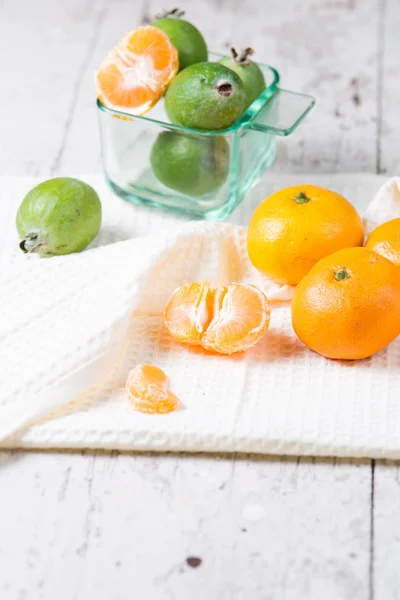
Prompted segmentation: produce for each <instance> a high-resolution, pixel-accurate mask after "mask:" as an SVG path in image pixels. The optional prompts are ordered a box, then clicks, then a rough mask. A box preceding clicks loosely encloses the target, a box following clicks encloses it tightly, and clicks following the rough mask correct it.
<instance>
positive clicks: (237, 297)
mask: <svg viewBox="0 0 400 600" xmlns="http://www.w3.org/2000/svg"><path fill="white" fill-rule="evenodd" d="M269 320H270V309H269V304H268V300H267V298H266V297H265V295H264V294H263V293H262V292H261V291H260V290H259V289H258V288H256V287H255V286H254V285H243V284H239V283H232V284H231V285H230V286H228V287H224V286H219V287H218V288H217V290H216V292H215V299H214V307H213V318H212V321H211V322H210V324H209V326H208V327H207V330H206V332H205V334H204V336H203V338H202V340H201V343H202V346H204V348H207V350H214V351H215V352H220V353H221V354H233V353H234V352H241V351H243V350H247V349H248V348H251V346H254V344H256V343H257V342H258V340H259V339H260V338H261V337H262V336H263V335H264V333H265V332H266V331H267V329H268V326H269Z"/></svg>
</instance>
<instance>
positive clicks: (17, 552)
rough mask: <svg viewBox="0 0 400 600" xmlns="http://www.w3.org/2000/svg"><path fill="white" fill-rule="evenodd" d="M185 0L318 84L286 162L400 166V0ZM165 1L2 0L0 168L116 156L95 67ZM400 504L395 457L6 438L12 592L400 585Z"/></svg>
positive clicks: (396, 594) (81, 164) (226, 595)
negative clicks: (149, 449)
mask: <svg viewBox="0 0 400 600" xmlns="http://www.w3.org/2000/svg"><path fill="white" fill-rule="evenodd" d="M180 6H181V7H182V8H185V9H186V10H187V13H188V17H189V18H190V20H192V21H193V22H195V23H197V24H198V26H199V27H200V28H201V29H202V31H203V32H204V34H205V36H206V38H207V39H208V40H209V43H210V46H211V47H212V48H214V49H216V50H225V51H226V50H227V49H228V48H229V46H231V44H235V45H237V46H244V45H246V46H247V45H251V46H253V47H254V48H255V49H256V51H257V54H256V57H257V58H258V59H259V60H261V61H265V62H268V63H270V64H273V65H275V66H276V67H277V68H278V69H279V70H280V72H281V75H282V81H283V83H284V86H286V87H288V88H290V89H294V90H299V91H307V92H310V93H312V94H314V95H315V96H317V98H318V106H317V108H316V109H315V111H314V113H313V114H312V118H310V119H309V120H308V121H306V122H305V123H304V125H302V126H301V128H300V129H299V130H298V132H296V134H295V135H293V136H292V137H291V138H288V139H287V140H285V141H284V143H282V144H281V145H280V147H279V155H278V160H277V163H276V165H275V169H276V170H278V171H292V172H298V173H310V172H339V171H365V172H384V173H386V172H387V173H388V174H394V173H397V174H398V173H399V171H400V168H399V167H400V151H399V148H400V117H399V114H400V113H399V107H400V84H399V81H400V59H399V56H400V36H399V28H400V4H399V1H398V0H289V1H287V2H283V1H282V0H268V2H267V1H266V0H264V1H263V2H262V1H261V0H242V1H241V2H239V0H208V1H203V2H200V1H199V0H197V1H196V0H181V2H180ZM164 7H165V2H164V0H160V1H159V0H149V1H146V0H68V1H67V0H35V1H33V0H20V2H17V1H16V0H0V73H1V74H2V81H1V85H0V108H1V111H0V170H1V174H25V175H39V176H43V178H46V177H47V176H48V175H49V173H51V174H55V173H63V174H65V175H68V174H70V173H74V174H76V173H79V172H86V173H87V172H92V171H98V170H99V169H100V168H101V165H100V157H99V144H98V134H97V122H96V115H95V110H94V106H93V104H94V102H93V70H94V68H95V67H96V66H97V64H98V63H99V62H100V60H101V59H102V58H103V56H104V55H105V53H106V52H107V50H108V49H109V48H110V47H111V46H112V45H113V44H114V43H115V42H116V41H117V39H118V38H119V37H120V35H121V34H122V33H124V32H125V31H126V30H128V29H130V28H132V27H134V26H136V25H138V24H139V23H141V22H148V21H149V19H150V17H151V15H153V14H154V13H157V12H158V11H159V10H160V9H161V8H164ZM0 195H1V192H0ZM0 201H1V199H0ZM399 502H400V476H399V472H398V466H397V465H396V464H393V463H387V462H375V461H369V460H366V461H362V462H355V461H354V462H353V461H342V460H318V461H316V460H314V459H311V458H310V459H299V460H292V459H290V460H289V459H284V458H282V459H281V458H271V459H268V458H265V457H264V458H262V457H244V456H236V455H234V456H220V457H212V456H155V455H119V454H117V453H115V454H110V455H107V454H89V453H88V454H86V453H82V454H81V453H70V454H67V453H66V454H62V453H50V452H49V453H39V452H29V453H24V452H2V453H1V454H0V598H1V599H2V600H35V599H43V600H54V599H55V598H57V600H70V599H71V600H72V599H76V600H92V599H95V600H109V599H112V600H125V599H127V598H136V599H138V600H139V599H140V600H141V599H149V600H153V599H155V600H158V599H161V600H164V599H166V600H172V599H174V600H186V599H188V598H191V599H193V600H196V599H205V598H207V599H212V600H214V599H218V600H225V599H227V600H231V599H240V600H241V599H245V600H253V599H255V600H258V599H260V600H275V599H281V598H283V599H285V600H286V599H290V600H291V599H293V600H299V599H307V600H310V599H311V600H314V599H315V600H320V599H321V598H323V599H324V600H342V599H343V600H345V599H348V600H367V599H368V600H391V599H395V598H400V570H399V557H400V512H399V509H398V506H399V505H398V503H399ZM196 559H198V560H196Z"/></svg>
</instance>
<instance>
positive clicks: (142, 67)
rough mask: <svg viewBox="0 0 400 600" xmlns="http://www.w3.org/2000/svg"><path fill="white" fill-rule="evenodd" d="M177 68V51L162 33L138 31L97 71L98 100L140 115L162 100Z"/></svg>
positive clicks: (122, 41) (151, 29) (133, 32)
mask: <svg viewBox="0 0 400 600" xmlns="http://www.w3.org/2000/svg"><path fill="white" fill-rule="evenodd" d="M178 66H179V65H178V53H177V50H176V49H175V48H174V46H172V44H171V42H170V41H169V39H168V36H167V35H166V34H165V33H164V32H163V31H161V30H159V29H157V28H156V27H152V26H150V25H149V26H145V27H138V28H137V29H134V30H132V31H130V32H129V33H127V34H126V35H125V36H124V37H123V38H122V40H121V41H120V42H119V44H118V45H117V46H116V47H115V48H113V49H112V50H111V52H109V54H108V56H107V57H106V58H105V60H104V61H103V63H102V64H101V66H100V67H99V69H98V70H97V71H96V77H95V79H96V90H97V96H98V98H99V99H100V100H101V102H102V103H103V104H104V105H105V106H108V107H109V108H112V109H117V110H122V111H124V112H127V113H129V114H132V115H143V114H144V113H146V112H147V111H148V110H150V108H152V106H154V104H155V103H156V102H157V101H158V100H159V99H160V98H161V96H162V95H163V93H164V91H165V89H166V87H167V85H168V84H169V83H170V81H171V80H172V79H173V77H174V76H175V74H176V73H177V71H178Z"/></svg>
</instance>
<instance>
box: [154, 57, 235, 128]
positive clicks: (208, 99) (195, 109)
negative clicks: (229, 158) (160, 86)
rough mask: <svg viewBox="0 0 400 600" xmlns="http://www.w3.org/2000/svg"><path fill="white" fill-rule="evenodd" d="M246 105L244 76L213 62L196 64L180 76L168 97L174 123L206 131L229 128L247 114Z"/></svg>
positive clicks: (166, 105)
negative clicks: (244, 113) (244, 112)
mask: <svg viewBox="0 0 400 600" xmlns="http://www.w3.org/2000/svg"><path fill="white" fill-rule="evenodd" d="M245 104H246V93H245V89H244V86H243V83H242V80H241V79H240V77H239V76H238V75H237V74H236V73H235V72H234V71H232V70H231V69H228V67H225V66H224V65H221V64H219V63H212V62H209V63H207V62H202V63H196V64H195V65H191V66H190V67H187V68H186V69H184V70H183V71H181V72H180V73H178V75H177V76H176V77H175V79H173V80H172V82H171V84H170V85H169V87H168V89H167V93H166V94H165V110H166V113H167V115H168V118H169V119H170V121H171V122H172V123H174V124H176V125H182V126H184V127H190V128H193V129H201V130H206V131H207V130H208V131H215V130H219V129H226V128H228V127H229V126H230V125H232V124H233V123H234V122H235V121H236V120H237V119H238V118H239V117H240V116H241V115H242V114H243V111H244V109H245Z"/></svg>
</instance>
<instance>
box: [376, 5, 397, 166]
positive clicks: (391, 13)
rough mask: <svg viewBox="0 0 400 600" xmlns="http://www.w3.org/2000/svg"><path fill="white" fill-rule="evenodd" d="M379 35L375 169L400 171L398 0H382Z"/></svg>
mask: <svg viewBox="0 0 400 600" xmlns="http://www.w3.org/2000/svg"><path fill="white" fill-rule="evenodd" d="M380 7H381V16H380V19H379V36H380V67H381V70H382V72H381V78H380V80H379V85H380V94H381V96H380V115H379V116H380V120H379V121H378V134H379V146H378V160H377V168H378V172H381V173H387V174H388V175H391V176H392V175H398V174H399V172H400V152H399V148H400V121H399V106H400V85H399V81H400V61H399V55H400V38H399V28H400V6H399V2H398V0H381V1H380Z"/></svg>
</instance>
